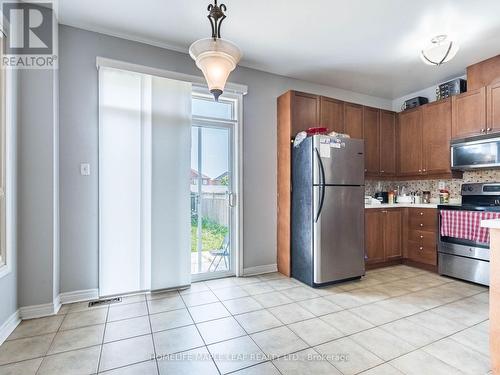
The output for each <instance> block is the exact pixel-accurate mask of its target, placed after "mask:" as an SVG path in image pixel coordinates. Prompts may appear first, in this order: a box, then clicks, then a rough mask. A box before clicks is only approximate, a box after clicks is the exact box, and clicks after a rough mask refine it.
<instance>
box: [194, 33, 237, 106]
mask: <svg viewBox="0 0 500 375" xmlns="http://www.w3.org/2000/svg"><path fill="white" fill-rule="evenodd" d="M189 54H190V55H191V57H192V58H193V60H194V61H195V62H196V66H197V67H198V68H199V69H200V70H201V71H202V72H203V75H204V76H205V79H206V80H207V84H208V89H209V90H210V92H211V93H213V94H214V96H215V99H216V100H217V98H218V97H219V95H220V94H222V92H223V91H224V87H225V85H226V82H227V79H228V77H229V74H230V73H231V72H232V71H233V70H234V68H236V65H237V64H238V62H239V61H240V59H241V51H240V49H239V48H238V46H236V45H235V44H234V43H231V42H229V41H227V40H224V39H219V38H218V39H213V38H207V39H200V40H197V41H196V42H194V43H193V44H191V47H189Z"/></svg>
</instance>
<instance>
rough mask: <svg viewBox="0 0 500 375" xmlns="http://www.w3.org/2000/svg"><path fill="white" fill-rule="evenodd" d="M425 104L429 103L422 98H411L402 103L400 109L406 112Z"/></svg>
mask: <svg viewBox="0 0 500 375" xmlns="http://www.w3.org/2000/svg"><path fill="white" fill-rule="evenodd" d="M427 103H429V99H427V98H424V97H423V96H417V97H416V98H411V99H408V100H406V101H405V102H404V103H403V107H402V108H401V109H402V110H403V111H406V110H408V109H412V108H417V107H420V106H421V105H424V104H427Z"/></svg>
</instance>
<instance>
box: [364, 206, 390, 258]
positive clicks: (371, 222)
mask: <svg viewBox="0 0 500 375" xmlns="http://www.w3.org/2000/svg"><path fill="white" fill-rule="evenodd" d="M381 215H382V212H381V210H379V209H376V208H375V209H374V208H368V209H365V260H366V263H367V264H370V263H379V262H383V261H384V260H385V254H384V244H383V233H382V231H381V224H382V222H381V219H382V216H381Z"/></svg>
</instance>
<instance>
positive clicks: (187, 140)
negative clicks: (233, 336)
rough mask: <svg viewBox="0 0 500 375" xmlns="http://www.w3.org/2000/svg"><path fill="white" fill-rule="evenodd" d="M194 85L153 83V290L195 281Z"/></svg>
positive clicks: (166, 81)
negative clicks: (192, 200) (192, 190)
mask: <svg viewBox="0 0 500 375" xmlns="http://www.w3.org/2000/svg"><path fill="white" fill-rule="evenodd" d="M191 92H192V88H191V84H190V83H185V82H181V81H176V80H171V79H166V78H159V77H153V79H152V96H151V97H152V106H151V109H152V110H151V124H152V184H151V186H152V190H151V191H152V194H151V197H152V198H151V210H152V211H151V214H152V216H151V217H152V219H151V289H153V290H158V289H165V288H174V287H178V286H184V285H188V284H190V282H191V266H190V262H191V252H190V249H191V225H190V221H191V215H190V213H191V209H190V199H189V194H190V185H189V183H190V182H189V178H190V169H191Z"/></svg>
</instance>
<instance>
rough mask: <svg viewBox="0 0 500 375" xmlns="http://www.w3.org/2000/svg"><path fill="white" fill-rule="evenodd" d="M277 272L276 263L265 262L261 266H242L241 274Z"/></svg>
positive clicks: (251, 274)
mask: <svg viewBox="0 0 500 375" xmlns="http://www.w3.org/2000/svg"><path fill="white" fill-rule="evenodd" d="M271 272H278V266H277V265H276V264H265V265H263V266H256V267H248V268H243V276H253V275H262V274H264V273H271Z"/></svg>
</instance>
